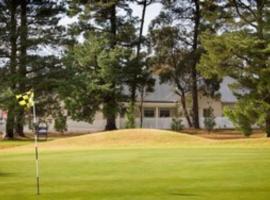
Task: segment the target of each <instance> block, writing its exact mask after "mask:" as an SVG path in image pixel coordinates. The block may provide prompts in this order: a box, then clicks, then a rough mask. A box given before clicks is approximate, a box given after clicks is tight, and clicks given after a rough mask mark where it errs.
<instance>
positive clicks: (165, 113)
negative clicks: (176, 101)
mask: <svg viewBox="0 0 270 200" xmlns="http://www.w3.org/2000/svg"><path fill="white" fill-rule="evenodd" d="M170 116H171V112H170V110H169V109H166V108H162V109H160V111H159V117H170Z"/></svg>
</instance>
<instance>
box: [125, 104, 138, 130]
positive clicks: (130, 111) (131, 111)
mask: <svg viewBox="0 0 270 200" xmlns="http://www.w3.org/2000/svg"><path fill="white" fill-rule="evenodd" d="M126 116H127V122H126V128H135V127H136V125H135V119H136V117H135V106H133V105H132V102H130V103H129V105H128V108H127V112H126Z"/></svg>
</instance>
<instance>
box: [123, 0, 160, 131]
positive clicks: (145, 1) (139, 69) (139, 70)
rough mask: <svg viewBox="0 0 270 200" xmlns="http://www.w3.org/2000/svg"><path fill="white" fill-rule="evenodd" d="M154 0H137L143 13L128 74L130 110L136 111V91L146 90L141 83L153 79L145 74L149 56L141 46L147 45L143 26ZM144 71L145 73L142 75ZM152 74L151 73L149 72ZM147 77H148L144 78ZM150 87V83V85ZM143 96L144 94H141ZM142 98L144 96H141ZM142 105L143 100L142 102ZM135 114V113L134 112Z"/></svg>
mask: <svg viewBox="0 0 270 200" xmlns="http://www.w3.org/2000/svg"><path fill="white" fill-rule="evenodd" d="M154 2H155V1H154V0H136V3H137V4H138V5H140V6H142V15H141V18H140V25H139V34H138V37H137V38H135V40H137V41H136V42H135V43H134V44H135V45H136V57H135V58H134V60H133V64H131V65H129V69H128V71H129V72H128V74H129V75H130V76H129V77H128V78H127V85H128V86H129V90H130V102H131V103H130V111H133V112H134V111H135V103H136V93H137V91H139V93H140V94H142V92H143V91H144V87H143V88H142V85H143V84H141V83H147V82H148V81H147V80H148V79H151V78H150V77H148V76H145V75H146V74H145V70H144V67H145V64H144V62H145V61H144V60H145V57H146V56H147V55H146V54H145V53H141V48H142V46H143V45H145V41H146V38H145V37H144V36H143V28H144V24H145V15H146V12H147V7H148V6H149V5H151V4H152V3H154ZM143 73H144V75H142V74H143ZM149 75H150V74H149ZM143 78H146V79H143ZM149 87H150V85H149ZM140 96H141V97H142V95H140ZM141 99H142V98H141ZM140 104H141V106H142V102H141V103H140ZM133 115H135V113H133ZM130 119H131V120H133V122H131V124H134V125H135V118H130ZM140 127H142V114H141V117H140Z"/></svg>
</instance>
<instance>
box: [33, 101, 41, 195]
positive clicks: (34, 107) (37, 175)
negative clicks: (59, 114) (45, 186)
mask: <svg viewBox="0 0 270 200" xmlns="http://www.w3.org/2000/svg"><path fill="white" fill-rule="evenodd" d="M33 118H34V132H35V153H36V181H37V182H36V184H37V195H39V194H40V191H39V162H38V137H37V134H38V133H37V130H36V126H37V116H36V106H35V101H33Z"/></svg>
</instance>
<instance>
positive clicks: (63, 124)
mask: <svg viewBox="0 0 270 200" xmlns="http://www.w3.org/2000/svg"><path fill="white" fill-rule="evenodd" d="M54 129H55V130H56V131H58V132H61V133H64V132H65V131H67V117H66V116H64V115H62V114H61V115H59V116H57V118H56V119H55V120H54Z"/></svg>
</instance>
